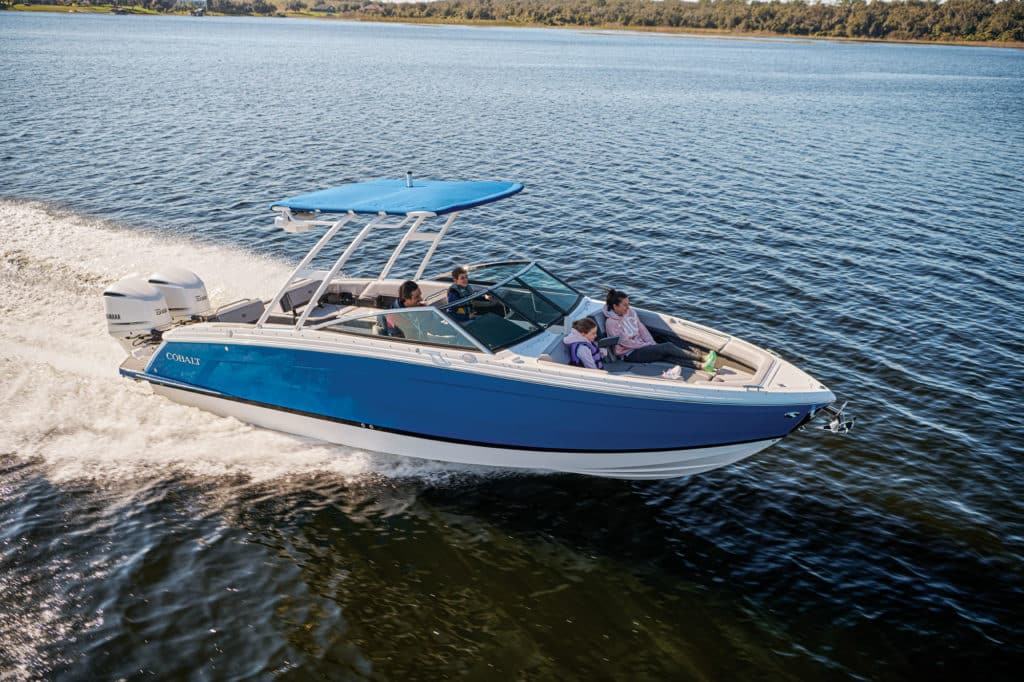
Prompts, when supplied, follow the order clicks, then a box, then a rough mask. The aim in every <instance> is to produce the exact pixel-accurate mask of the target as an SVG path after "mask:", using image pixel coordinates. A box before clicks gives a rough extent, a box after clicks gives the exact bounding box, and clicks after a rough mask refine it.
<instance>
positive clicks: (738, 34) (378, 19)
mask: <svg viewBox="0 0 1024 682" xmlns="http://www.w3.org/2000/svg"><path fill="white" fill-rule="evenodd" d="M111 7H112V5H91V6H84V7H78V6H74V7H73V6H68V5H25V4H20V3H15V4H12V5H10V6H8V7H7V8H5V10H6V11H10V12H48V13H54V14H112V12H111ZM121 7H123V8H124V9H125V10H126V12H124V14H135V15H140V16H142V15H145V16H179V17H187V16H190V15H189V14H188V12H158V11H156V10H150V9H145V8H143V7H138V6H125V5H121ZM5 10H4V9H0V11H5ZM205 16H211V17H254V18H258V19H314V20H318V21H320V20H326V21H346V22H350V23H377V24H409V25H425V26H469V27H479V28H488V27H494V28H543V29H556V30H572V31H584V32H590V33H622V34H630V33H636V34H648V35H655V36H657V35H663V36H666V37H694V38H722V39H727V40H759V39H765V38H770V39H779V40H793V41H802V40H806V41H822V40H830V41H836V42H853V43H882V44H892V45H946V46H955V47H998V48H1010V49H1018V50H1021V49H1024V41H998V40H900V39H894V38H858V37H848V36H810V35H796V34H792V33H771V32H766V31H726V30H723V29H716V28H686V27H673V26H622V25H619V24H605V25H598V26H582V25H560V26H552V25H549V24H536V23H515V22H508V21H494V20H468V21H467V20H460V21H446V20H437V19H431V18H426V17H424V18H419V19H417V18H410V17H382V16H378V15H374V16H372V17H365V18H363V17H359V16H349V15H329V14H321V13H316V14H313V13H310V12H279V13H277V14H273V15H268V14H223V13H220V12H213V13H209V14H207V15H205ZM197 18H199V17H197Z"/></svg>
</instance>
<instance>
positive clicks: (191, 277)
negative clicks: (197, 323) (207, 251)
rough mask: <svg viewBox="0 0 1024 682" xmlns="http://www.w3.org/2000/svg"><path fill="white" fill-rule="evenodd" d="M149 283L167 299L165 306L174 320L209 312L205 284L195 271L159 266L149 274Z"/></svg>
mask: <svg viewBox="0 0 1024 682" xmlns="http://www.w3.org/2000/svg"><path fill="white" fill-rule="evenodd" d="M149 283H150V284H152V285H153V286H154V287H156V288H157V289H159V290H160V292H161V293H162V294H163V295H164V298H165V299H167V308H168V310H170V311H171V318H172V319H174V320H181V319H189V318H191V317H193V316H195V315H203V314H205V313H208V312H210V299H209V298H208V297H207V295H206V285H205V284H203V280H201V279H199V277H198V276H197V275H196V273H194V272H192V271H191V270H186V269H185V268H176V267H167V268H161V269H160V270H159V271H157V272H154V273H153V274H152V275H150V276H149Z"/></svg>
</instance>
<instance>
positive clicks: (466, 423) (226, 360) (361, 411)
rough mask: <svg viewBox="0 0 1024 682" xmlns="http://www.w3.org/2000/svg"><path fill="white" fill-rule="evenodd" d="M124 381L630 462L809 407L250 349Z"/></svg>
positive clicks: (214, 347)
mask: <svg viewBox="0 0 1024 682" xmlns="http://www.w3.org/2000/svg"><path fill="white" fill-rule="evenodd" d="M128 374H131V375H132V376H135V377H136V378H140V379H146V380H149V381H152V382H154V383H165V384H167V385H170V386H173V387H174V388H176V389H178V390H184V391H195V392H199V393H207V394H211V395H216V397H217V398H219V399H223V400H229V401H238V402H241V403H247V404H250V405H254V406H258V407H261V408H269V409H275V410H281V411H284V412H290V413H294V414H297V415H302V416H307V417H314V418H318V419H324V420H329V421H333V422H339V423H341V424H346V425H350V426H356V427H361V428H364V429H371V430H380V431H386V432H391V433H394V434H401V435H406V436H413V437H417V438H426V439H430V440H436V441H447V442H451V443H460V444H468V445H474V446H483V447H494V448H504V449H510V450H518V451H523V450H526V451H539V452H543V451H549V452H594V453H630V452H654V451H666V450H680V449H686V448H705V447H714V446H722V445H731V444H739V443H753V442H765V441H774V440H777V439H779V438H781V437H783V436H785V435H786V434H788V433H789V432H790V431H792V430H793V429H794V428H795V427H796V426H797V425H798V424H800V423H801V422H802V421H803V419H804V417H806V416H807V414H808V413H809V412H810V411H811V410H812V409H813V408H815V407H817V406H814V405H772V406H750V405H737V404H707V403H690V402H679V401H669V400H655V399H645V398H639V397H628V396H621V395H609V394H605V393H598V392H592V391H583V390H578V389H572V388H566V387H556V386H548V385H543V384H538V383H533V382H528V381H516V380H513V379H505V378H498V377H494V376H486V375H482V374H477V373H474V372H471V371H458V370H455V369H451V368H444V367H435V366H423V365H418V364H411V363H405V362H400V361H396V360H388V359H380V358H364V357H357V356H352V355H342V354H334V353H323V352H314V351H305V350H294V349H286V348H275V347H268V346H257V345H229V346H225V345H223V344H208V343H184V342H168V343H167V344H165V345H164V347H163V348H161V349H160V351H159V352H158V353H157V354H156V355H155V356H154V357H153V358H152V360H151V361H150V363H149V365H148V366H147V368H146V370H145V372H144V373H143V374H141V375H137V374H132V373H130V372H128ZM794 412H795V413H796V414H793V413H794Z"/></svg>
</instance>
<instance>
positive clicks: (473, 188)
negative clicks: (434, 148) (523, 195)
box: [270, 179, 523, 215]
mask: <svg viewBox="0 0 1024 682" xmlns="http://www.w3.org/2000/svg"><path fill="white" fill-rule="evenodd" d="M522 189H523V185H522V184H521V183H518V182H449V181H443V180H416V181H415V182H413V183H412V187H408V186H406V181H405V180H388V179H382V180H371V181H369V182H354V183H352V184H349V185H342V186H341V187H332V188H331V189H322V190H320V191H318V192H310V193H309V194H300V195H299V196H296V197H290V198H288V199H282V200H281V201H275V202H274V203H273V204H271V205H270V207H271V208H274V207H275V206H284V207H286V208H290V209H292V210H293V211H323V212H325V213H346V212H348V211H352V212H354V213H370V214H376V213H381V212H383V213H387V214H388V215H405V214H407V213H411V212H412V211H430V212H431V213H436V214H438V215H441V214H443V213H451V212H452V211H461V210H462V209H465V208H472V207H474V206H481V205H483V204H489V203H491V202H492V201H498V200H499V199H504V198H505V197H510V196H512V195H513V194H515V193H517V192H520V191H522Z"/></svg>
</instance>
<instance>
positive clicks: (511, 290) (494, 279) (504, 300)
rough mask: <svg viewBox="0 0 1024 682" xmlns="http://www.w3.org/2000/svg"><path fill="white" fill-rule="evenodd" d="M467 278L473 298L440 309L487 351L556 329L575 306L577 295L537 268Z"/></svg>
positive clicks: (500, 267) (474, 272)
mask: <svg viewBox="0 0 1024 682" xmlns="http://www.w3.org/2000/svg"><path fill="white" fill-rule="evenodd" d="M470 275H471V276H472V279H473V285H472V288H473V290H472V293H471V294H470V295H469V296H467V297H466V298H464V299H461V300H458V301H453V302H451V303H449V304H448V305H445V306H442V308H441V309H442V310H444V311H445V312H446V313H447V314H448V315H449V316H450V317H451V318H452V319H454V320H455V321H457V322H458V323H459V324H461V325H462V327H463V328H464V329H465V330H466V331H467V332H469V333H470V334H471V335H472V336H473V337H475V338H476V339H477V340H478V341H479V342H480V343H482V344H483V345H484V346H486V347H487V348H489V349H490V350H492V351H496V350H500V349H502V348H507V347H508V346H511V345H514V344H516V343H518V342H520V341H523V340H525V339H527V338H529V337H530V336H533V335H534V334H536V333H538V332H540V331H541V330H543V329H547V328H548V327H550V326H551V325H553V324H559V323H561V322H562V320H563V319H564V318H565V315H566V314H567V313H568V312H569V311H570V310H572V309H573V308H575V307H576V305H577V304H578V303H579V301H580V296H581V295H580V293H579V292H577V291H576V290H575V289H573V288H572V287H570V286H569V285H567V284H565V283H564V282H562V281H561V280H559V279H558V278H557V277H555V276H554V275H552V274H551V273H549V272H548V271H546V270H545V269H544V268H542V267H540V266H539V265H537V264H536V263H496V264H493V265H484V266H479V267H477V268H470Z"/></svg>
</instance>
